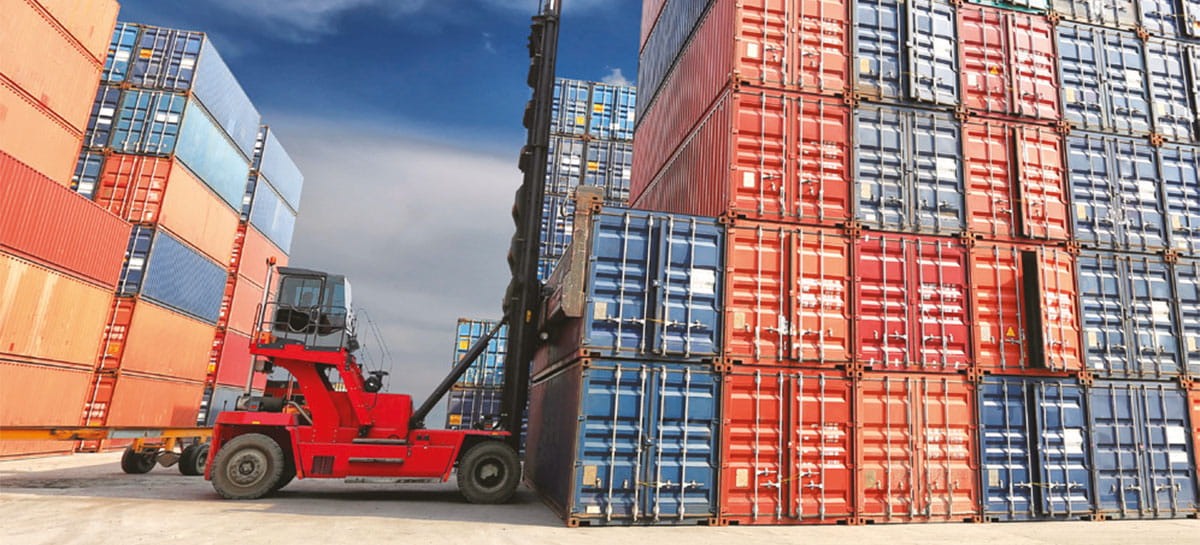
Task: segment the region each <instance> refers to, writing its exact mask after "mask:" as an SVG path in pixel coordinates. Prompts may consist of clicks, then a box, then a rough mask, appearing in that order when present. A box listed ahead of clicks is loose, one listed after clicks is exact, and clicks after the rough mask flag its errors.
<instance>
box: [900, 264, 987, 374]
mask: <svg viewBox="0 0 1200 545" xmlns="http://www.w3.org/2000/svg"><path fill="white" fill-rule="evenodd" d="M913 251H914V252H915V254H914V255H912V256H911V257H910V258H909V263H912V264H913V267H912V270H911V272H910V273H909V274H910V275H911V276H910V280H911V281H913V282H914V283H913V284H911V285H912V288H913V291H914V293H915V296H916V300H915V301H914V302H913V303H914V304H913V305H912V306H911V308H912V310H913V313H914V314H915V316H914V319H913V320H912V322H913V323H914V324H915V325H916V327H917V328H919V331H918V332H917V333H918V334H919V335H920V337H919V338H916V339H913V343H912V344H913V345H914V348H915V353H914V354H913V356H912V361H915V362H917V364H918V365H919V366H920V368H919V370H921V371H942V372H945V371H962V370H966V369H967V368H969V367H970V366H971V364H972V362H973V359H972V357H971V356H972V346H971V330H970V326H969V325H968V324H970V322H971V315H970V310H969V309H968V308H967V293H968V288H967V286H968V283H967V254H966V251H965V250H964V249H963V248H962V247H961V246H958V245H955V244H953V243H950V242H941V241H937V242H929V241H926V240H918V241H917V242H916V243H915V244H914V248H913Z"/></svg>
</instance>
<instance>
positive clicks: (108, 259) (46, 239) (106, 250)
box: [0, 151, 130, 290]
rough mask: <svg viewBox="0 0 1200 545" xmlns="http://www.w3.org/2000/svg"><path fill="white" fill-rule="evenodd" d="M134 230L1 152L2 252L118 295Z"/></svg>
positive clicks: (0, 230) (0, 245) (0, 224)
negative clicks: (116, 292) (118, 284)
mask: <svg viewBox="0 0 1200 545" xmlns="http://www.w3.org/2000/svg"><path fill="white" fill-rule="evenodd" d="M129 230H130V227H129V224H128V223H126V222H125V221H123V220H122V219H121V218H119V217H117V216H115V215H113V214H111V213H109V212H108V211H106V210H104V209H103V208H101V207H99V206H96V203H93V202H91V201H89V200H87V198H85V197H83V196H81V195H79V194H78V193H75V192H74V191H71V190H70V189H69V188H67V187H65V186H63V185H60V184H58V183H55V182H54V180H51V179H50V178H47V177H45V176H43V175H41V174H39V173H38V172H37V171H35V170H33V169H32V168H30V167H28V166H26V165H25V164H23V163H21V162H20V161H17V160H16V158H14V157H13V156H11V155H8V154H7V153H4V152H2V151H0V248H2V249H3V250H4V251H6V252H8V253H11V254H14V255H17V256H20V257H22V258H24V259H28V260H30V261H35V262H37V263H39V264H41V265H45V266H47V267H49V268H51V269H54V270H57V271H65V272H67V273H68V274H70V275H72V276H75V277H76V278H80V279H83V280H86V281H88V282H91V283H94V284H97V285H100V286H103V287H105V288H108V289H110V290H111V289H113V288H115V287H116V285H117V280H118V279H119V278H120V276H121V264H122V261H123V258H124V256H125V248H126V246H128V244H129Z"/></svg>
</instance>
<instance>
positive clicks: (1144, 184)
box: [1138, 180, 1158, 200]
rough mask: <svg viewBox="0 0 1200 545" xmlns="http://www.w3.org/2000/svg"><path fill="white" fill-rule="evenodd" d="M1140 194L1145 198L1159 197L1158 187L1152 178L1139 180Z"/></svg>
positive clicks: (1154, 198) (1153, 198)
mask: <svg viewBox="0 0 1200 545" xmlns="http://www.w3.org/2000/svg"><path fill="white" fill-rule="evenodd" d="M1138 195H1139V196H1141V197H1142V198H1143V199H1149V200H1156V199H1158V187H1157V186H1156V185H1155V184H1154V182H1152V181H1150V180H1139V181H1138Z"/></svg>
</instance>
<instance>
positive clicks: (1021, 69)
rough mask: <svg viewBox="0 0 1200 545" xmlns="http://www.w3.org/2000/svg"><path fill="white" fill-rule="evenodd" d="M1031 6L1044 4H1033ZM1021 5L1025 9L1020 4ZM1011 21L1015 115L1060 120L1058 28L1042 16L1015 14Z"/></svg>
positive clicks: (1010, 34)
mask: <svg viewBox="0 0 1200 545" xmlns="http://www.w3.org/2000/svg"><path fill="white" fill-rule="evenodd" d="M1029 3H1031V4H1037V3H1042V2H1038V1H1037V0H1033V1H1032V2H1029ZM1017 5H1021V4H1020V2H1018V3H1017ZM1030 7H1033V6H1030ZM1008 17H1009V19H1008V24H1009V26H1008V40H1009V43H1010V44H1011V46H1010V51H1009V57H1010V58H1009V60H1008V62H1009V63H1011V66H1012V68H1010V70H1012V77H1011V81H1012V113H1014V114H1017V115H1022V116H1028V117H1035V118H1038V119H1048V120H1049V119H1053V120H1057V119H1059V115H1060V114H1059V106H1058V88H1059V84H1058V59H1057V57H1056V56H1055V55H1054V41H1055V36H1054V27H1053V26H1051V25H1050V23H1049V21H1047V20H1046V18H1045V17H1043V16H1041V15H1027V14H1023V13H1016V12H1012V13H1009V14H1008Z"/></svg>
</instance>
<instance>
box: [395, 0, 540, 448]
mask: <svg viewBox="0 0 1200 545" xmlns="http://www.w3.org/2000/svg"><path fill="white" fill-rule="evenodd" d="M561 13H562V0H541V5H540V6H539V9H538V14H537V15H536V16H534V17H533V24H532V25H530V33H529V58H530V61H529V74H528V76H527V77H526V83H528V84H529V87H531V88H532V89H533V98H532V99H530V101H529V103H528V104H526V106H525V117H524V125H525V129H526V130H527V131H528V133H527V136H526V141H525V147H524V148H522V149H521V158H520V163H519V165H520V168H521V171H522V172H523V173H524V174H525V179H524V182H523V183H522V184H521V187H520V188H518V189H517V193H516V197H515V202H514V203H513V222H514V223H515V224H516V233H515V234H514V235H513V238H512V246H511V247H510V248H509V254H508V266H509V269H511V271H512V281H511V283H510V284H509V285H508V289H507V291H506V292H505V294H504V301H503V309H504V318H503V319H502V320H500V322H499V323H498V324H496V326H495V327H494V328H492V330H491V331H490V332H488V333H487V334H486V335H484V336H483V337H482V338H480V339H479V340H478V341H476V342H475V344H474V345H473V346H471V349H470V350H468V351H467V353H466V354H465V355H464V356H463V358H462V359H461V360H459V362H458V364H457V365H455V366H454V368H453V369H452V370H451V371H450V374H449V375H448V376H447V377H446V378H445V379H443V380H442V382H441V384H439V385H438V387H437V388H436V389H435V390H434V391H433V393H432V394H430V396H429V398H428V399H427V400H425V403H423V404H422V405H421V406H420V407H419V408H418V409H417V410H416V411H414V412H413V417H412V424H413V426H414V427H416V428H420V427H424V420H425V417H426V416H428V415H429V412H430V411H432V410H433V408H434V406H436V405H437V404H438V403H439V402H441V400H442V398H443V397H444V396H445V395H446V392H448V391H450V388H451V387H453V386H454V383H455V382H457V381H458V379H459V378H460V377H461V376H462V375H463V373H465V372H466V370H467V368H469V367H470V366H471V364H472V363H474V362H475V360H476V359H477V358H478V357H479V355H480V354H482V353H483V351H484V350H485V349H486V348H487V345H488V343H489V342H491V340H492V338H493V337H495V335H496V334H497V333H498V332H499V331H500V328H501V327H502V326H503V325H504V324H506V323H507V324H508V353H507V354H506V356H505V365H504V390H503V393H502V399H501V405H500V427H501V429H504V430H508V431H509V432H512V434H511V435H510V436H509V438H508V440H509V441H510V445H511V446H512V447H513V449H516V450H519V447H520V440H521V433H520V432H521V418H522V416H523V414H524V411H525V405H526V402H527V401H528V397H529V378H530V377H529V363H530V361H532V360H533V352H534V350H535V349H536V347H537V343H538V320H537V317H538V311H539V308H540V306H541V299H542V284H541V282H539V281H538V279H537V274H538V257H539V249H540V248H539V246H538V244H539V242H540V241H541V237H542V201H543V199H544V198H545V194H546V162H547V159H548V157H549V141H550V116H551V114H552V105H553V101H554V78H555V71H556V66H557V63H558V31H559V20H560V15H561Z"/></svg>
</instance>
